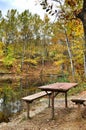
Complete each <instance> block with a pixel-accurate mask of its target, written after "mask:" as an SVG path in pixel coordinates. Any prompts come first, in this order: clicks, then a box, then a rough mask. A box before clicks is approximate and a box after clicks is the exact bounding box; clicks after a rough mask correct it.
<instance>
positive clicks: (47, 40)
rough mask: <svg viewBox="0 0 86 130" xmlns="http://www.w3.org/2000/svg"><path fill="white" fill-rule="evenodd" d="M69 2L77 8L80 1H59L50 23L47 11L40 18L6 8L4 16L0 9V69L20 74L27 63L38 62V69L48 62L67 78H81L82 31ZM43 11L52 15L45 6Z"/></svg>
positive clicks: (83, 72) (82, 66)
mask: <svg viewBox="0 0 86 130" xmlns="http://www.w3.org/2000/svg"><path fill="white" fill-rule="evenodd" d="M73 4H76V5H77V10H81V8H82V4H83V2H81V1H80V2H79V1H75V3H74V2H72V3H71V5H72V6H70V4H69V3H68V1H66V2H65V3H64V4H63V5H61V4H60V5H59V8H61V10H59V17H58V18H57V19H58V20H56V21H55V22H53V23H51V22H50V19H49V17H48V14H46V15H45V17H44V20H42V19H40V16H38V15H37V14H35V15H32V14H31V13H30V12H29V10H25V11H24V12H22V13H21V14H19V12H18V11H17V10H13V9H12V10H8V12H7V15H6V16H5V17H3V15H2V12H0V72H1V73H7V72H8V73H9V72H10V71H13V72H14V73H18V74H21V72H23V71H24V69H26V72H27V73H28V72H29V68H30V67H32V68H39V65H40V66H41V69H40V73H42V71H43V67H44V66H45V65H46V64H49V63H50V66H54V67H57V72H56V73H57V74H59V73H61V74H66V75H68V77H70V80H71V81H72V80H75V81H77V80H78V82H79V80H80V81H82V80H85V69H84V43H85V40H84V31H83V25H82V22H81V21H80V19H78V18H75V15H74V13H75V10H76V6H74V5H73ZM41 5H43V3H41ZM61 6H62V7H61ZM43 8H45V6H44V5H43ZM46 11H47V12H48V13H49V14H51V13H52V14H51V15H52V17H53V15H54V13H53V12H50V11H51V10H50V9H49V8H48V9H46ZM55 11H56V10H55ZM64 11H65V12H64ZM24 66H25V68H24ZM45 71H46V70H45Z"/></svg>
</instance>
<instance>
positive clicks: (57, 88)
mask: <svg viewBox="0 0 86 130" xmlns="http://www.w3.org/2000/svg"><path fill="white" fill-rule="evenodd" d="M77 85H78V84H77V83H66V82H63V83H58V82H57V83H53V84H49V85H45V86H40V87H38V88H39V89H41V90H42V91H45V92H46V93H47V92H48V91H50V92H51V93H52V94H51V101H52V119H54V99H55V97H56V95H57V94H59V93H64V94H65V107H66V108H67V107H68V103H67V92H68V91H69V90H70V89H71V88H73V87H75V86H77Z"/></svg>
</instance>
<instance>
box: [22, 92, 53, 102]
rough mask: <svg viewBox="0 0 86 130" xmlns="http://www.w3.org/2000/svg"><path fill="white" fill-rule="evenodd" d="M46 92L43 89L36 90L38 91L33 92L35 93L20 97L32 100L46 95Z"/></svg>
mask: <svg viewBox="0 0 86 130" xmlns="http://www.w3.org/2000/svg"><path fill="white" fill-rule="evenodd" d="M48 94H51V92H48ZM48 94H47V93H46V92H45V91H42V92H38V93H35V94H32V95H29V96H26V97H24V98H22V100H25V101H33V100H35V99H38V98H41V97H43V96H46V95H48Z"/></svg>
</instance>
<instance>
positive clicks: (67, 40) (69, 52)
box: [64, 28, 75, 79]
mask: <svg viewBox="0 0 86 130" xmlns="http://www.w3.org/2000/svg"><path fill="white" fill-rule="evenodd" d="M64 31H65V36H66V44H67V48H68V54H69V58H70V64H71V72H72V77H73V79H74V75H75V72H74V65H73V60H72V53H71V49H70V43H69V39H68V36H67V33H66V29H65V28H64Z"/></svg>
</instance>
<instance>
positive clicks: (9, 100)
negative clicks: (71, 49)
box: [0, 75, 57, 116]
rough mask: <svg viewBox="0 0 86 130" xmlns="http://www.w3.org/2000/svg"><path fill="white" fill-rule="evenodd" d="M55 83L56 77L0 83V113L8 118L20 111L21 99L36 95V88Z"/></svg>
mask: <svg viewBox="0 0 86 130" xmlns="http://www.w3.org/2000/svg"><path fill="white" fill-rule="evenodd" d="M56 81H57V75H47V76H40V77H36V76H35V77H33V76H26V77H24V78H19V79H15V80H14V79H12V78H11V79H7V80H1V81H0V111H2V112H4V113H6V114H8V115H7V116H10V115H11V114H13V113H17V112H20V111H21V110H22V102H21V98H22V97H24V96H27V95H30V94H32V93H36V92H37V91H39V90H38V87H39V86H41V85H45V84H48V83H53V82H56Z"/></svg>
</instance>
